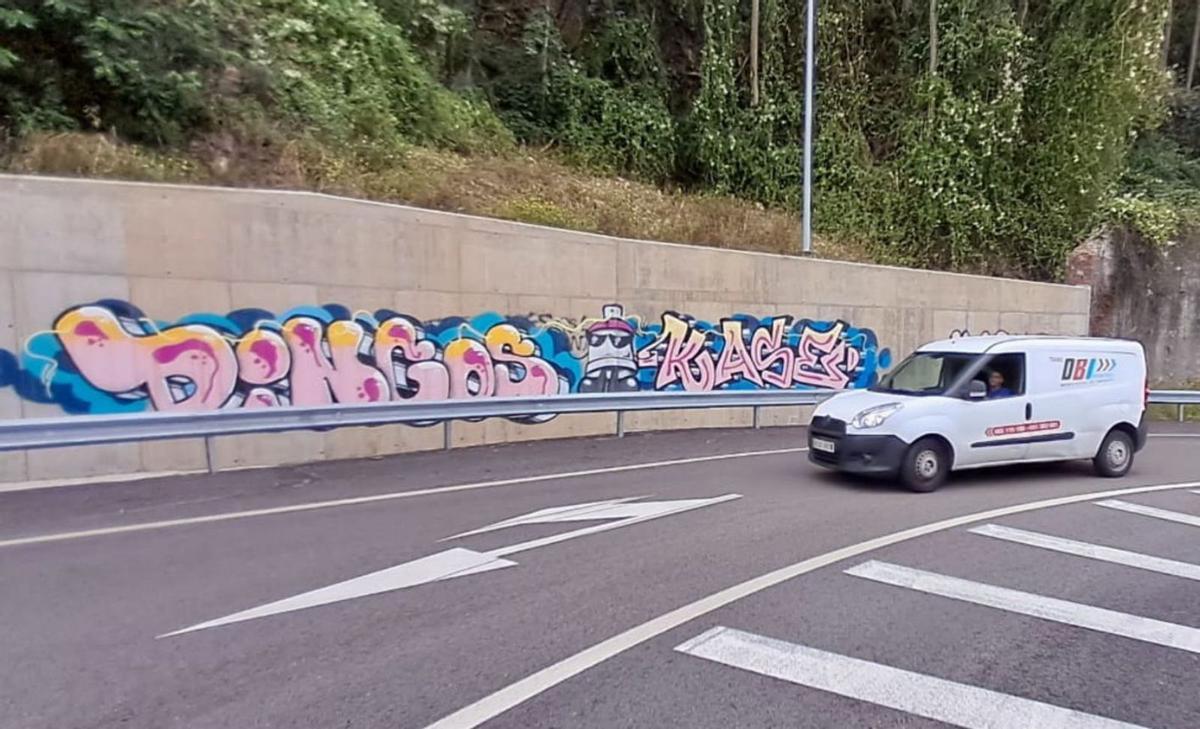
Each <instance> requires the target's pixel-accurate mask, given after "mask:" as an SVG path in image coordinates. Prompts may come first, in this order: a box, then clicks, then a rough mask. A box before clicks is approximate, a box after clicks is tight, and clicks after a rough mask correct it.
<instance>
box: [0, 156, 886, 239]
mask: <svg viewBox="0 0 1200 729" xmlns="http://www.w3.org/2000/svg"><path fill="white" fill-rule="evenodd" d="M0 169H2V170H5V171H10V172H17V173H23V174H46V175H67V176H84V177H99V178H109V179H121V180H138V181H150V182H188V183H196V184H212V185H226V186H234V187H266V188H285V189H301V190H314V191H319V192H328V193H331V194H337V195H345V196H348V197H357V198H364V199H369V200H380V201H384V202H395V203H404V204H409V205H414V206H417V207H423V208H430V209H435V210H445V211H449V212H461V213H469V214H473V215H483V216H488V217H495V218H502V219H505V220H515V221H519V222H525V223H534V224H537V225H546V226H550V227H555V228H565V229H570V230H577V231H585V232H592V233H603V234H606V235H613V236H618V237H623V238H641V239H647V240H662V241H670V242H675V243H690V244H695V245H705V246H714V247H719V248H732V249H740V250H752V251H764V252H771V253H784V254H787V253H794V252H797V251H798V250H799V247H800V240H799V231H800V219H799V216H798V215H795V214H792V213H790V212H784V211H778V210H768V209H764V208H763V207H762V206H761V205H757V204H755V203H751V202H747V201H744V200H739V199H736V198H731V197H722V196H713V195H698V194H692V193H688V192H685V191H681V190H671V189H660V188H657V187H655V186H653V185H647V184H643V183H640V182H635V181H631V180H625V179H621V178H614V177H601V176H597V175H594V174H590V173H588V172H587V171H586V170H582V169H580V168H578V167H574V166H570V165H567V164H565V163H563V162H562V161H561V160H559V159H557V158H556V157H555V156H554V155H553V154H551V153H547V152H543V151H535V150H529V149H523V150H519V151H518V152H516V153H512V154H504V155H495V156H471V157H467V156H463V155H458V154H454V153H451V152H443V151H434V150H429V149H424V148H409V149H407V150H406V151H405V152H403V153H402V154H400V155H396V154H394V153H389V154H387V155H386V156H383V155H380V156H373V154H372V152H371V151H370V150H361V151H357V152H352V153H346V152H344V151H340V152H339V151H334V150H331V149H330V148H328V147H326V146H323V145H321V144H319V143H316V142H313V141H311V140H293V141H290V142H287V143H285V144H276V145H273V146H272V145H270V144H265V143H262V142H259V143H256V144H240V145H239V144H237V143H235V142H233V141H232V140H229V139H224V140H218V141H217V142H215V143H214V142H209V143H206V144H203V145H193V147H192V148H191V149H189V150H188V151H186V152H180V153H175V154H162V153H157V152H152V151H149V150H146V149H143V148H140V147H136V146H132V145H128V144H123V143H120V142H117V141H115V140H113V139H112V138H110V137H107V136H104V135H100V134H82V133H59V134H37V135H32V136H30V137H27V138H25V139H22V140H19V141H18V142H15V143H12V144H10V145H9V146H8V148H7V149H6V150H5V152H4V154H3V155H2V156H0ZM814 253H815V254H816V255H818V256H819V257H822V258H830V259H837V260H849V261H857V262H869V261H870V257H869V255H868V254H867V252H866V248H865V246H862V245H859V244H857V243H854V242H850V241H832V240H828V239H825V238H817V239H816V240H814Z"/></svg>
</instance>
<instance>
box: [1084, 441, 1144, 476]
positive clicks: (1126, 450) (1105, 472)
mask: <svg viewBox="0 0 1200 729" xmlns="http://www.w3.org/2000/svg"><path fill="white" fill-rule="evenodd" d="M1133 452H1134V447H1133V438H1131V437H1130V435H1129V434H1128V433H1126V432H1125V431H1123V430H1114V431H1111V432H1110V433H1109V434H1108V436H1107V437H1106V438H1105V439H1104V442H1103V443H1101V444H1100V451H1099V452H1098V453H1097V454H1096V457H1095V458H1094V459H1093V460H1092V464H1093V465H1094V466H1095V467H1096V473H1098V474H1100V475H1101V476H1104V477H1105V478H1120V477H1122V476H1124V475H1125V474H1127V473H1129V469H1130V468H1131V467H1133Z"/></svg>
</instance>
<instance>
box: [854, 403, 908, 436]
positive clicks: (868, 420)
mask: <svg viewBox="0 0 1200 729" xmlns="http://www.w3.org/2000/svg"><path fill="white" fill-rule="evenodd" d="M902 407H904V406H903V405H902V404H900V403H898V402H892V403H888V404H887V405H876V406H875V407H873V408H867V409H866V410H864V411H862V412H861V413H859V414H858V415H855V416H854V419H853V420H851V421H850V424H851V425H853V426H854V427H855V428H860V429H866V428H878V427H879V426H881V425H883V421H885V420H887V419H888V418H890V417H892V415H893V414H895V412H896V411H897V410H899V409H900V408H902Z"/></svg>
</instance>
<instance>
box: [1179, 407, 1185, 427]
mask: <svg viewBox="0 0 1200 729" xmlns="http://www.w3.org/2000/svg"><path fill="white" fill-rule="evenodd" d="M1185 407H1187V406H1186V405H1184V404H1183V403H1179V422H1181V423H1182V422H1183V409H1184V408H1185Z"/></svg>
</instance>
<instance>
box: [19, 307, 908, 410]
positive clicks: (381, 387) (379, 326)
mask: <svg viewBox="0 0 1200 729" xmlns="http://www.w3.org/2000/svg"><path fill="white" fill-rule="evenodd" d="M889 365H890V354H889V352H888V351H887V350H886V349H880V348H879V346H878V341H877V339H876V337H875V333H874V332H872V331H871V330H869V329H860V328H856V327H853V326H851V325H850V324H849V323H847V322H844V321H812V320H808V319H794V318H793V317H790V316H779V317H769V318H765V319H756V318H754V317H750V316H747V315H740V314H739V315H735V316H732V317H729V318H727V319H723V320H721V321H720V322H718V323H716V324H710V323H708V322H702V321H697V320H695V319H693V318H691V317H688V316H685V315H682V314H679V313H676V312H665V313H663V314H662V315H661V317H660V320H659V321H658V322H657V323H654V324H649V325H643V324H641V322H640V321H639V320H638V319H637V318H636V317H627V316H626V315H625V313H624V310H623V308H622V307H621V306H620V305H617V304H613V305H609V306H606V307H604V311H603V314H602V317H601V318H598V319H584V320H571V319H562V318H556V317H553V316H550V315H540V316H532V315H531V316H508V317H506V316H501V315H499V314H495V313H487V314H480V315H478V316H474V317H472V318H470V319H466V318H462V317H450V318H446V319H439V320H434V321H420V320H418V319H416V318H414V317H411V316H407V315H405V314H401V313H398V312H394V311H389V310H380V311H376V312H373V313H368V312H351V311H350V310H349V309H347V308H345V307H342V306H337V305H328V306H323V307H304V308H299V309H293V310H291V311H288V312H285V313H284V314H282V315H275V314H273V313H271V312H268V311H263V310H259V309H241V310H238V311H233V312H230V313H229V314H226V315H224V316H219V315H214V314H195V315H189V316H186V317H183V318H182V319H180V320H178V321H175V322H162V321H157V320H152V319H150V318H148V317H147V316H146V315H145V314H144V313H143V312H141V311H140V310H139V309H137V308H136V307H134V306H133V305H132V304H129V303H126V302H122V301H112V300H106V301H99V302H96V303H91V304H85V305H82V306H76V307H72V308H70V309H68V310H67V311H65V312H64V313H63V314H62V315H60V316H59V317H58V319H57V320H55V321H54V322H53V324H52V326H51V329H50V330H49V331H46V332H42V333H40V334H37V335H35V336H33V337H31V338H30V340H29V341H28V343H27V345H26V347H25V351H24V352H22V353H20V354H19V355H18V354H16V353H11V352H6V351H3V350H0V387H4V386H12V387H14V388H16V391H17V392H18V394H20V395H21V396H22V397H24V398H26V399H28V400H33V401H37V402H44V403H56V404H58V405H59V406H60V407H62V408H63V410H65V411H67V412H70V413H121V412H138V411H145V410H156V411H173V410H178V411H202V410H217V409H220V408H262V407H280V406H287V405H321V404H328V403H335V402H337V403H371V402H382V401H387V400H445V399H451V398H453V399H463V398H478V397H523V396H550V395H566V394H569V393H581V392H628V391H636V390H718V389H755V388H827V389H844V388H852V387H867V386H870V385H872V384H874V383H875V381H876V380H877V378H878V373H879V371H880V370H881V369H885V368H887V367H888V366H889ZM546 417H547V416H540V418H541V419H543V420H544V419H545V418H546Z"/></svg>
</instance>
